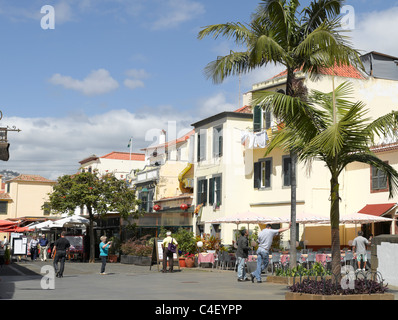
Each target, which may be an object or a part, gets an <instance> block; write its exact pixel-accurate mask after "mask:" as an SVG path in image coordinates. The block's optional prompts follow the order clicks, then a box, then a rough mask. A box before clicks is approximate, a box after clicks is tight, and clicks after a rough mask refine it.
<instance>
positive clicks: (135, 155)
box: [100, 151, 145, 161]
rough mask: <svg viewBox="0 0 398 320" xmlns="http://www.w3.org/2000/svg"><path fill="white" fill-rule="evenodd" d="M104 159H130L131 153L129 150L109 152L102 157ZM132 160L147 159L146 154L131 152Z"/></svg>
mask: <svg viewBox="0 0 398 320" xmlns="http://www.w3.org/2000/svg"><path fill="white" fill-rule="evenodd" d="M100 158H102V159H114V160H130V153H129V152H118V151H113V152H111V153H108V154H106V155H104V156H102V157H100ZM131 160H135V161H145V154H143V153H131Z"/></svg>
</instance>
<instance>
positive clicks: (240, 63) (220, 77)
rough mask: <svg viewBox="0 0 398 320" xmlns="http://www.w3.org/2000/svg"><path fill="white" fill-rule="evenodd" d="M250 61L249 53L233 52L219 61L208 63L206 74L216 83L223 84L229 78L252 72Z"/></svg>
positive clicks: (219, 58)
mask: <svg viewBox="0 0 398 320" xmlns="http://www.w3.org/2000/svg"><path fill="white" fill-rule="evenodd" d="M249 60H250V59H249V56H248V53H247V52H231V53H230V54H229V55H226V56H224V57H218V58H217V60H215V61H212V62H210V63H208V64H207V66H206V67H205V70H204V73H205V75H206V77H207V78H208V79H210V78H211V79H212V80H213V82H214V83H222V82H223V81H224V79H225V78H226V77H228V76H231V75H239V74H240V73H246V72H249V71H251V70H252V67H251V66H250V63H249Z"/></svg>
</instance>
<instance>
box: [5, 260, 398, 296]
mask: <svg viewBox="0 0 398 320" xmlns="http://www.w3.org/2000/svg"><path fill="white" fill-rule="evenodd" d="M100 266H101V264H100V262H96V263H81V262H69V261H68V262H66V264H65V272H64V277H63V278H61V279H58V278H55V279H54V278H53V279H54V281H53V282H50V281H46V279H45V277H46V276H47V277H48V276H49V275H50V273H48V272H49V271H48V270H50V271H51V270H52V260H49V261H47V262H41V261H34V262H32V261H30V260H25V261H22V262H18V263H16V262H14V263H12V264H11V265H6V266H3V267H0V299H8V300H43V299H44V300H47V299H49V300H157V301H161V300H173V301H188V300H211V301H218V300H229V301H241V300H252V301H254V300H284V299H285V293H286V291H287V287H286V285H281V284H275V283H267V282H266V281H264V282H263V283H261V284H257V283H254V284H253V283H251V281H247V282H238V281H237V278H236V273H235V272H234V271H231V270H215V269H211V268H181V270H178V269H177V270H176V272H174V273H166V274H163V273H161V272H159V271H158V268H157V266H156V265H155V266H152V268H150V267H149V266H135V265H128V264H120V263H108V264H107V266H106V272H107V275H100V274H99V271H100ZM51 285H52V287H51ZM390 292H392V293H394V294H395V299H396V300H398V288H396V287H395V288H394V287H390Z"/></svg>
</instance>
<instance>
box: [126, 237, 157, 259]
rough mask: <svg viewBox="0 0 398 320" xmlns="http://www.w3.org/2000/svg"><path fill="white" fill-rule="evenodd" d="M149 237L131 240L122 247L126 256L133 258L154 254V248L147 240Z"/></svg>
mask: <svg viewBox="0 0 398 320" xmlns="http://www.w3.org/2000/svg"><path fill="white" fill-rule="evenodd" d="M146 238H147V237H142V238H140V239H135V238H133V239H129V240H127V241H126V242H125V243H123V244H122V245H121V246H120V249H121V251H122V253H123V254H124V255H131V256H141V257H142V256H150V255H151V254H152V246H151V245H150V244H149V243H148V241H147V240H146Z"/></svg>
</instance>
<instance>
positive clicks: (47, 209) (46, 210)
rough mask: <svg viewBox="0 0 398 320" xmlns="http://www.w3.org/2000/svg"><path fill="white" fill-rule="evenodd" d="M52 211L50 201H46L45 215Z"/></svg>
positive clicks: (44, 206)
mask: <svg viewBox="0 0 398 320" xmlns="http://www.w3.org/2000/svg"><path fill="white" fill-rule="evenodd" d="M50 213H51V207H50V203H49V202H44V205H43V215H45V216H48V215H49V214H50Z"/></svg>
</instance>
